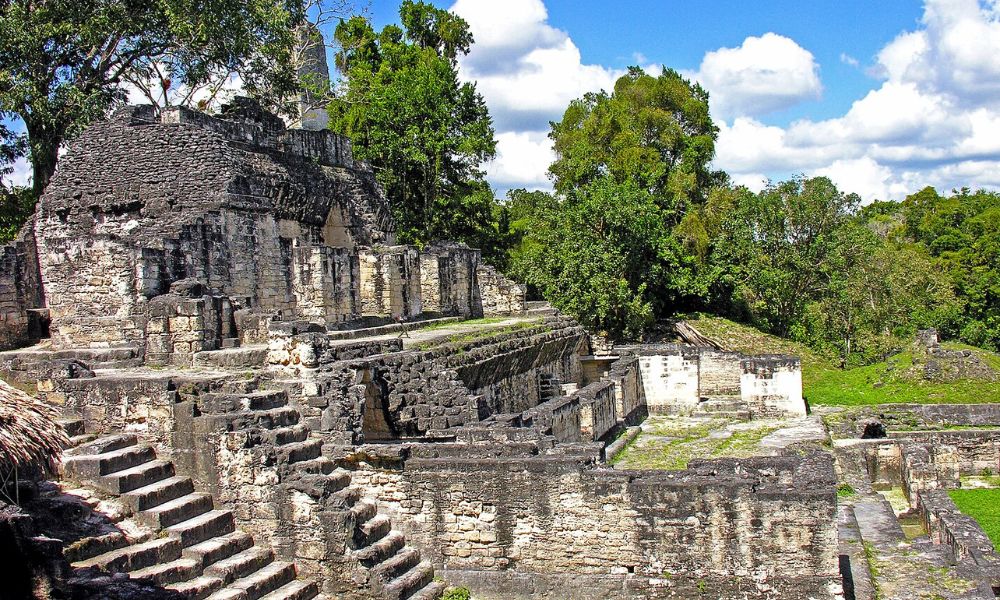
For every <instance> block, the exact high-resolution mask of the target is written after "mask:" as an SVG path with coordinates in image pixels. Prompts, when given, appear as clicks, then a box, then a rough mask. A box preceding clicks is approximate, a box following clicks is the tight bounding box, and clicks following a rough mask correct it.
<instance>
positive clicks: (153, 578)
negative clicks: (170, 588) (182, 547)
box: [128, 558, 201, 585]
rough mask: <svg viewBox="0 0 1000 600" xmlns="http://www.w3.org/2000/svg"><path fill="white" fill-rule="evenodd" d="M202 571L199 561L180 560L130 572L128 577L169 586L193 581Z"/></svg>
mask: <svg viewBox="0 0 1000 600" xmlns="http://www.w3.org/2000/svg"><path fill="white" fill-rule="evenodd" d="M200 570H201V565H199V564H198V561H196V560H191V559H190V558H178V559H177V560H172V561H170V562H165V563H160V564H157V565H152V566H149V567H146V568H143V569H137V570H135V571H130V572H129V574H128V576H129V577H131V578H132V579H138V580H141V581H149V582H152V583H156V584H158V585H167V584H170V583H178V582H181V581H186V580H189V579H192V578H194V577H196V576H198V574H199V573H198V572H199V571H200Z"/></svg>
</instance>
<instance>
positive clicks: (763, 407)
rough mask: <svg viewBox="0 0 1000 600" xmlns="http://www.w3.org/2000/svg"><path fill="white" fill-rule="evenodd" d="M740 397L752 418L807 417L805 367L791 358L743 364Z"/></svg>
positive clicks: (749, 360) (764, 358) (757, 358)
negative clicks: (803, 379)
mask: <svg viewBox="0 0 1000 600" xmlns="http://www.w3.org/2000/svg"><path fill="white" fill-rule="evenodd" d="M739 364H740V370H741V371H742V375H741V376H740V397H741V398H742V400H743V403H744V404H745V405H746V406H747V408H748V409H749V410H750V414H751V416H755V417H756V416H764V417H778V416H789V415H790V416H805V414H806V405H805V402H804V401H803V400H802V363H801V361H799V359H797V358H793V357H789V356H755V357H752V358H744V359H743V360H741V361H740V363H739Z"/></svg>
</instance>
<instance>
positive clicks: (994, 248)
mask: <svg viewBox="0 0 1000 600" xmlns="http://www.w3.org/2000/svg"><path fill="white" fill-rule="evenodd" d="M900 213H901V214H900V217H899V220H900V221H901V229H902V233H903V235H905V236H906V237H907V238H909V239H911V240H913V241H914V242H916V243H918V244H920V245H921V246H922V247H923V248H925V249H926V251H927V252H929V253H930V255H931V256H934V257H935V258H936V259H938V261H939V264H941V265H942V267H943V270H944V271H945V272H946V273H947V275H948V277H949V278H950V280H951V283H952V285H953V286H954V289H955V293H956V295H957V297H958V298H959V300H960V301H961V303H962V310H961V311H960V313H959V314H957V315H956V316H955V318H953V319H951V320H950V321H944V322H941V323H939V324H938V327H939V329H941V330H942V331H943V332H944V333H945V334H950V335H954V336H958V337H959V338H960V339H962V340H963V341H966V342H968V343H970V344H973V345H975V346H980V347H983V348H989V349H992V350H1000V195H998V194H996V193H993V192H985V191H978V192H975V193H971V192H970V191H969V190H968V189H963V190H960V191H959V192H957V193H954V194H953V195H952V196H950V197H943V196H940V195H939V194H938V193H937V192H936V191H935V190H934V188H925V189H924V190H922V191H920V192H918V193H916V194H913V195H911V196H909V197H907V198H906V200H905V201H904V202H903V203H902V205H901V207H900Z"/></svg>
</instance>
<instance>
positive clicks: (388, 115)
mask: <svg viewBox="0 0 1000 600" xmlns="http://www.w3.org/2000/svg"><path fill="white" fill-rule="evenodd" d="M400 20H401V22H402V24H403V28H402V29H401V28H399V27H397V26H394V25H389V26H387V27H385V28H384V29H382V31H380V32H375V30H374V29H373V28H372V26H371V24H370V23H369V22H368V21H367V20H366V19H364V18H362V17H353V18H351V19H349V20H347V21H343V22H341V24H340V25H339V26H338V27H337V30H336V34H335V37H336V40H337V42H338V43H339V44H340V45H341V47H342V50H341V51H340V52H339V53H338V54H337V58H336V63H337V68H338V69H339V70H340V72H341V73H342V75H343V76H344V78H345V80H344V82H343V85H342V86H341V88H340V90H339V91H338V94H337V97H336V98H335V100H334V101H333V102H332V103H331V104H330V116H331V128H332V129H334V130H336V131H339V132H341V133H344V134H345V135H347V136H348V137H350V138H351V141H352V143H353V147H354V151H355V154H356V155H357V156H358V158H361V159H363V160H366V161H368V162H369V163H371V164H372V166H373V167H374V169H375V171H376V175H377V177H378V179H379V182H380V183H381V184H382V186H383V188H384V189H385V192H386V195H387V196H388V199H389V202H390V205H391V207H392V210H393V214H394V216H395V218H396V227H397V236H398V238H399V240H400V241H402V242H414V243H423V242H427V241H430V240H434V239H456V240H459V241H467V242H469V243H470V244H478V245H483V244H484V243H485V244H486V245H487V246H489V245H491V244H492V241H491V240H492V236H493V235H494V233H495V230H496V224H495V222H494V221H493V218H492V215H493V212H494V208H495V207H494V201H493V196H492V192H490V191H489V186H488V185H487V184H486V182H485V180H484V178H483V172H482V171H481V170H480V165H481V164H482V163H483V162H484V161H486V160H488V159H490V158H492V157H493V156H494V154H495V152H496V140H495V139H494V131H493V126H492V122H491V120H490V115H489V111H488V110H487V108H486V102H485V101H484V100H483V97H482V96H481V95H480V94H479V93H478V92H477V91H476V87H475V85H474V84H472V83H468V82H465V83H463V82H460V81H459V79H458V68H457V62H456V61H457V58H458V56H460V55H463V54H466V53H468V51H469V48H470V45H471V44H472V35H471V33H469V27H468V24H467V23H466V22H465V21H463V20H462V19H461V18H459V17H457V16H455V15H453V14H451V13H449V12H447V11H444V10H440V9H437V8H434V7H433V6H431V5H430V4H426V3H423V2H412V1H411V0H404V2H403V3H402V6H401V8H400Z"/></svg>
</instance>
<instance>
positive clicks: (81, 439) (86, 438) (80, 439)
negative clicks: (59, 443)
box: [63, 433, 97, 450]
mask: <svg viewBox="0 0 1000 600" xmlns="http://www.w3.org/2000/svg"><path fill="white" fill-rule="evenodd" d="M96 439H97V436H96V435H94V434H92V433H83V434H80V435H74V436H72V437H70V438H69V444H67V445H66V447H65V448H63V450H69V449H71V448H76V447H77V446H80V445H82V444H86V443H89V442H92V441H94V440H96Z"/></svg>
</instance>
